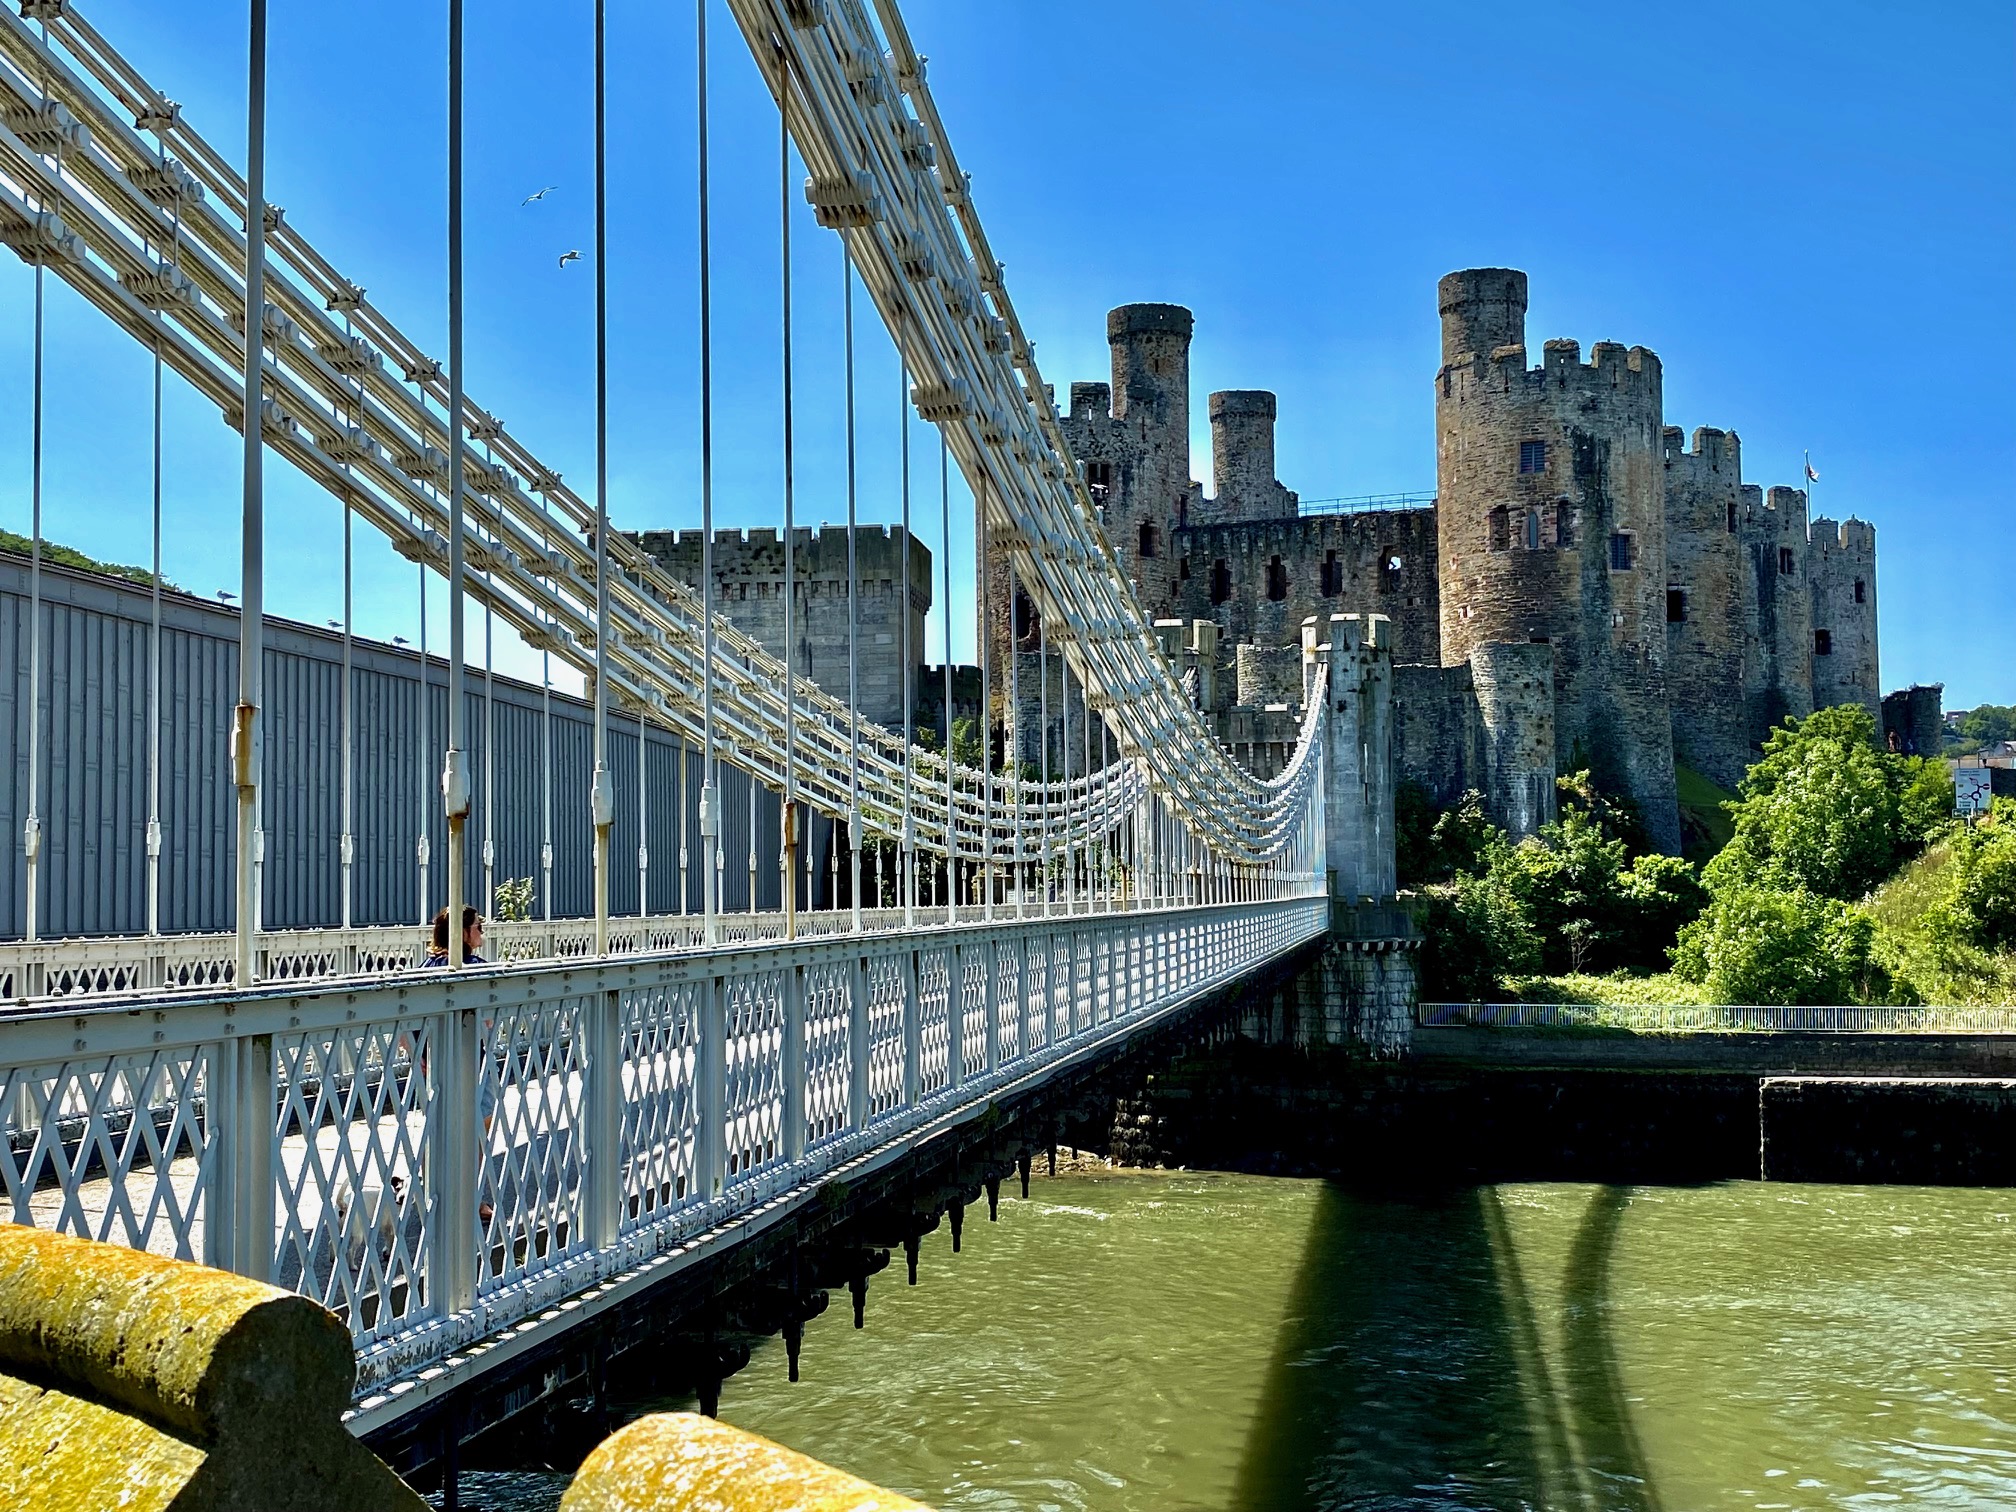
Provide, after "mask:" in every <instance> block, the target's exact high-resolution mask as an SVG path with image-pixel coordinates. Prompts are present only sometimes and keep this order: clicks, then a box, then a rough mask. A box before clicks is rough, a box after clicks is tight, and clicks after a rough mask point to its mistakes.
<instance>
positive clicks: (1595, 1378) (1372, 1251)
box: [1231, 1184, 1661, 1512]
mask: <svg viewBox="0 0 2016 1512" xmlns="http://www.w3.org/2000/svg"><path fill="white" fill-rule="evenodd" d="M1629 1201H1630V1189H1629V1188H1626V1187H1598V1188H1594V1189H1593V1190H1592V1192H1591V1195H1590V1197H1589V1201H1588V1206H1587V1209H1586V1210H1585V1211H1584V1213H1583V1214H1582V1215H1581V1217H1580V1219H1579V1220H1578V1221H1577V1224H1576V1229H1575V1233H1574V1237H1573V1239H1572V1241H1571V1243H1570V1244H1569V1247H1568V1251H1567V1255H1566V1258H1565V1262H1561V1263H1560V1273H1559V1275H1558V1276H1548V1277H1544V1278H1543V1277H1541V1276H1539V1275H1537V1274H1529V1270H1532V1269H1534V1268H1533V1267H1529V1266H1527V1265H1523V1264H1522V1261H1521V1256H1520V1251H1519V1248H1518V1246H1517V1244H1516V1243H1515V1242H1514V1237H1513V1232H1512V1227H1511V1224H1510V1222H1509V1219H1508V1214H1507V1212H1506V1209H1505V1205H1504V1203H1503V1200H1502V1199H1501V1197H1500V1195H1499V1193H1498V1192H1497V1190H1496V1189H1494V1188H1491V1187H1474V1188H1451V1189H1446V1190H1440V1191H1428V1192H1419V1193H1411V1194H1406V1195H1397V1194H1393V1193H1390V1192H1380V1191H1361V1190H1353V1189H1349V1188H1346V1187H1343V1186H1339V1185H1335V1184H1329V1185H1326V1186H1325V1188H1324V1190H1323V1193H1322V1196H1321V1199H1320V1201H1319V1204H1318V1209H1317V1213H1316V1215H1315V1219H1314V1222H1313V1223H1312V1225H1311V1228H1310V1233H1309V1240H1308V1246H1307V1249H1306V1250H1305V1252H1304V1255H1303V1259H1302V1263H1301V1267H1300V1271H1299V1273H1298V1276H1297V1279H1296V1282H1295V1286H1294V1290H1293V1292H1292V1295H1291V1298H1290V1302H1289V1308H1288V1313H1287V1316H1286V1318H1285V1320H1284V1323H1283V1326H1282V1330H1281V1335H1280V1339H1279V1342H1278V1345H1277V1348H1276V1351H1275V1356H1274V1360H1273V1363H1272V1365H1271V1366H1270V1368H1269V1371H1268V1376H1267V1382H1266V1385H1265V1387H1264V1389H1263V1393H1262V1397H1261V1402H1260V1410H1259V1413H1258V1415H1257V1418H1256V1420H1255V1425H1254V1428H1253V1432H1252V1435H1251V1437H1250V1438H1249V1439H1248V1441H1247V1444H1246V1448H1245V1452H1244V1456H1243V1459H1242V1462H1241V1464H1240V1467H1239V1472H1238V1476H1237V1481H1236V1490H1235V1493H1234V1496H1233V1499H1232V1502H1231V1507H1232V1509H1233V1512H1401V1509H1416V1508H1419V1509H1449V1512H1455V1509H1465V1512H1469V1509H1475V1512H1515V1509H1546V1512H1555V1509H1562V1512H1660V1508H1661V1502H1660V1499H1659V1496H1658V1492H1657V1489H1656V1487H1655V1486H1654V1484H1653V1482H1652V1478H1651V1476H1650V1473H1649V1470H1648V1468H1647V1465H1646V1463H1645V1458H1644V1454H1643V1452H1642V1450H1641V1447H1640V1445H1639V1442H1638V1438H1637V1435H1636V1432H1635V1430H1634V1428H1633V1425H1632V1421H1631V1411H1630V1405H1629V1402H1628V1399H1627V1397H1626V1395H1625V1389H1624V1385H1623V1381H1622V1378H1621V1375H1620V1371H1619V1367H1618V1362H1617V1356H1616V1351H1615V1348H1614V1345H1613V1342H1612V1339H1611V1336H1610V1307H1609V1291H1610V1267H1611V1259H1612V1254H1613V1251H1614V1249H1615V1245H1616V1239H1617V1233H1618V1228H1619V1224H1620V1222H1621V1219H1622V1216H1623V1213H1624V1210H1625V1208H1626V1207H1627V1205H1628V1204H1629ZM1553 1268H1554V1267H1552V1266H1549V1267H1548V1269H1550V1270H1551V1269H1553Z"/></svg>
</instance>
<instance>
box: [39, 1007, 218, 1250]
mask: <svg viewBox="0 0 2016 1512" xmlns="http://www.w3.org/2000/svg"><path fill="white" fill-rule="evenodd" d="M213 1055H214V1050H213V1047H211V1046H207V1045H190V1046H184V1047H179V1048H169V1047H164V1048H161V1049H158V1050H139V1051H135V1052H128V1053H125V1054H115V1055H111V1056H90V1057H80V1058H78V1059H75V1060H67V1061H58V1062H54V1063H48V1064H43V1065H22V1066H9V1067H7V1068H6V1069H5V1070H4V1072H0V1108H4V1109H5V1118H6V1134H7V1142H8V1159H7V1163H6V1165H5V1166H4V1167H0V1170H4V1173H5V1178H6V1183H7V1199H8V1202H9V1203H10V1205H11V1206H12V1209H13V1214H12V1216H13V1221H14V1222H16V1223H21V1224H28V1225H30V1226H32V1227H36V1228H47V1229H58V1230H61V1231H62V1232H64V1233H69V1234H77V1235H79V1236H81V1237H83V1238H86V1239H99V1240H104V1241H107V1242H109V1243H113V1244H124V1245H128V1246H130V1247H131V1248H134V1249H141V1250H147V1251H149V1252H150V1253H153V1254H157V1255H172V1256H174V1257H176V1258H177V1259H181V1260H201V1259H205V1258H208V1253H207V1251H206V1246H205V1235H204V1231H203V1223H204V1217H205V1215H206V1213H207V1211H208V1208H209V1197H210V1194H211V1192H212V1191H213V1189H214V1188H215V1185H216V1162H215V1160H214V1159H213V1153H212V1149H211V1143H210V1132H211V1123H210V1120H209V1117H208V1114H209V1095H210V1091H211V1088H212V1085H213V1077H212V1059H213Z"/></svg>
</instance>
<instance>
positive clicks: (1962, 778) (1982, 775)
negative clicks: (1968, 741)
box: [1953, 767, 1994, 817]
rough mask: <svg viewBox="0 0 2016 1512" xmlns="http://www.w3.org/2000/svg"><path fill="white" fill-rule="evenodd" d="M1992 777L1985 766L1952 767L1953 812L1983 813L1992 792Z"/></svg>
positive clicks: (1986, 810) (1971, 814) (1969, 814)
mask: <svg viewBox="0 0 2016 1512" xmlns="http://www.w3.org/2000/svg"><path fill="white" fill-rule="evenodd" d="M1993 783H1994V778H1993V776H1992V775H1991V774H1990V772H1989V770H1988V768H1987V767H1955V768H1954V769H1953V812H1954V813H1956V814H1966V815H1968V816H1970V817H1971V816H1973V815H1975V814H1985V813H1987V812H1988V806H1989V803H1990V801H1991V794H1992V793H1993Z"/></svg>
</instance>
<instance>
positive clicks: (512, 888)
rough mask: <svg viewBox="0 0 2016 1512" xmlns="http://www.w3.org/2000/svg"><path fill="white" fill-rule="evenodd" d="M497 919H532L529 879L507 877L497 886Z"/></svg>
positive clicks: (530, 881) (530, 883)
mask: <svg viewBox="0 0 2016 1512" xmlns="http://www.w3.org/2000/svg"><path fill="white" fill-rule="evenodd" d="M496 907H497V917H498V919H499V920H511V919H529V918H531V917H532V879H531V878H530V877H507V878H506V879H505V880H504V881H502V882H499V883H498V884H497V896H496Z"/></svg>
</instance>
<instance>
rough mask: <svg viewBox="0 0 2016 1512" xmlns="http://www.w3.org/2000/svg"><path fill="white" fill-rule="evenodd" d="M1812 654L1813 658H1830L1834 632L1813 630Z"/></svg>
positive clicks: (1832, 649)
mask: <svg viewBox="0 0 2016 1512" xmlns="http://www.w3.org/2000/svg"><path fill="white" fill-rule="evenodd" d="M1813 654H1814V655H1815V656H1832V655H1833V654H1834V632H1833V631H1832V630H1815V631H1814V632H1813Z"/></svg>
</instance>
